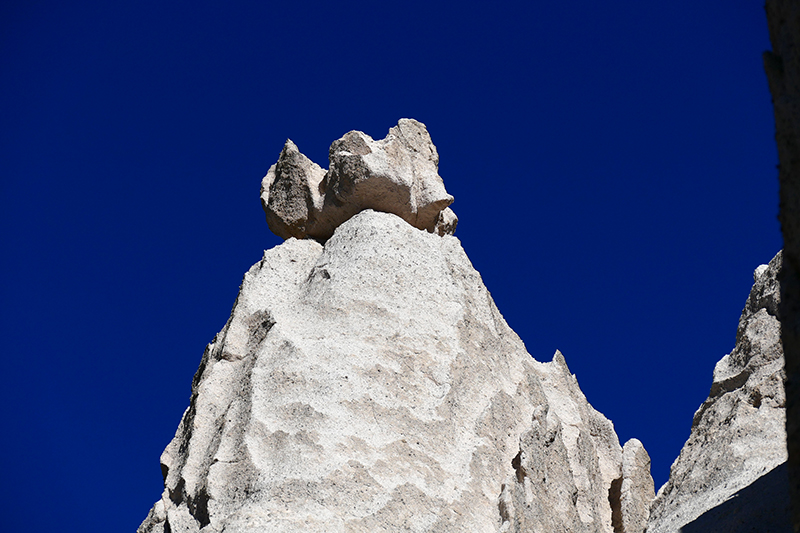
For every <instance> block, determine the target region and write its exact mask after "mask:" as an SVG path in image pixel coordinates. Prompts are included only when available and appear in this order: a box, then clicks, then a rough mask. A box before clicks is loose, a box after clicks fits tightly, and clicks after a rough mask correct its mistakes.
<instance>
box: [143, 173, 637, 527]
mask: <svg viewBox="0 0 800 533" xmlns="http://www.w3.org/2000/svg"><path fill="white" fill-rule="evenodd" d="M312 172H313V170H312ZM634 448H635V449H634V450H633V451H632V452H631V454H632V455H630V461H628V462H626V457H627V455H626V453H624V452H623V450H622V449H621V447H620V445H619V441H618V439H617V436H616V434H615V433H614V430H613V427H612V425H611V423H610V422H609V421H608V420H607V419H605V418H604V417H603V416H602V415H601V414H600V413H598V412H597V411H595V410H594V409H592V408H591V406H589V404H588V403H587V402H586V399H585V398H584V396H583V394H582V393H581V391H580V389H579V388H578V385H577V381H576V380H575V378H574V376H572V375H571V374H570V373H569V370H568V369H567V366H566V363H565V362H564V359H563V356H561V355H560V354H557V355H556V356H555V358H554V360H553V361H552V362H550V363H539V362H537V361H535V360H534V359H533V358H532V357H531V356H530V355H529V354H528V353H527V352H526V350H525V347H524V345H523V343H522V341H521V340H520V339H519V337H518V336H517V335H516V334H515V333H514V332H513V331H512V330H511V329H510V328H509V327H508V325H507V324H506V322H505V321H504V319H503V317H502V316H501V315H500V313H499V312H498V310H497V308H496V307H495V305H494V303H493V301H492V298H491V296H490V295H489V292H488V291H487V290H486V288H485V287H484V285H483V283H482V281H481V278H480V275H479V274H478V273H477V272H476V271H475V270H474V269H473V267H472V265H471V263H470V261H469V259H468V258H467V256H466V254H465V253H464V251H463V249H462V248H461V245H460V243H459V241H458V239H456V238H455V237H452V236H449V235H445V236H443V237H440V236H439V235H436V234H432V233H429V232H427V231H424V230H420V229H417V228H414V227H412V226H411V225H409V224H407V223H406V222H404V221H403V220H402V219H401V218H399V217H397V216H395V215H393V214H388V213H381V212H376V211H372V210H366V211H363V212H361V213H360V214H357V215H355V216H353V217H352V218H350V219H349V220H347V221H346V222H344V223H343V224H341V225H340V226H339V227H338V228H337V229H336V231H335V233H334V234H333V236H332V237H331V238H330V239H329V240H327V242H326V243H325V245H324V246H323V245H322V244H320V243H319V242H317V241H315V240H312V239H305V240H296V239H289V240H287V241H286V242H284V243H283V244H281V245H279V246H277V247H275V248H273V249H271V250H269V251H267V252H265V253H264V258H263V259H262V260H261V261H260V262H258V263H257V264H255V265H254V266H253V267H252V268H251V269H250V271H249V272H248V273H247V274H246V275H245V278H244V281H243V283H242V286H241V290H240V293H239V296H238V298H237V300H236V304H235V305H234V308H233V312H232V314H231V317H230V319H229V320H228V323H227V324H226V325H225V327H224V328H223V329H222V331H221V332H220V333H219V334H218V335H217V336H216V337H215V339H214V341H213V342H212V343H211V344H210V345H209V346H208V348H207V349H206V351H205V353H204V355H203V358H202V362H201V364H200V368H199V369H198V371H197V374H196V376H195V379H194V382H193V384H192V397H191V403H190V406H189V408H188V409H187V411H186V413H185V414H184V416H183V419H182V421H181V423H180V426H179V428H178V431H177V433H176V435H175V438H174V439H173V441H172V442H171V443H170V444H169V446H168V447H167V449H166V450H165V451H164V453H163V455H162V457H161V462H162V472H163V473H164V479H165V490H164V492H163V495H162V497H161V499H160V500H159V501H158V502H157V503H156V504H155V505H154V507H153V509H152V510H151V511H150V514H149V515H148V517H147V518H146V519H145V521H144V522H143V523H142V525H141V526H140V528H139V532H140V533H156V532H157V533H164V532H172V533H177V532H198V531H202V532H204V533H210V532H225V533H240V532H256V531H257V532H262V531H269V532H295V531H296V532H300V531H302V532H326V533H329V532H376V531H387V532H400V531H409V532H428V531H430V532H434V531H435V532H437V533H439V532H465V533H467V532H469V533H474V532H492V531H495V532H497V531H521V530H526V531H547V532H548V533H550V532H553V533H558V532H567V531H569V532H604V533H614V531H615V529H614V526H613V525H612V521H613V520H615V519H620V520H622V522H623V523H626V522H625V521H626V520H628V521H629V522H631V521H637V520H639V519H640V517H639V514H638V513H639V508H638V504H637V503H636V502H640V501H642V500H643V499H645V500H646V499H648V495H647V494H646V492H647V490H646V486H647V482H646V479H645V480H644V481H643V476H644V477H645V478H646V477H647V476H649V472H647V469H646V468H645V467H644V464H645V463H646V459H645V457H646V454H644V450H643V449H641V448H640V447H639V446H634ZM624 472H631V473H630V474H628V478H624V475H623V474H624ZM620 480H621V481H620ZM626 480H630V483H629V484H627V485H626V484H625V483H626ZM650 483H651V486H652V481H650ZM616 485H619V486H621V487H623V488H622V490H621V492H622V493H625V492H626V491H627V493H628V496H627V498H628V500H625V498H624V497H623V496H622V494H620V495H619V497H615V496H614V494H615V493H614V492H613V490H612V487H613V486H616ZM625 487H628V488H627V489H626V488H625ZM638 487H645V490H644V493H645V494H640V493H639V491H640V489H639V488H638ZM651 490H652V489H651ZM610 496H611V497H610ZM620 498H622V499H620ZM625 501H631V502H633V504H631V505H627V504H625V503H624V502H625ZM620 502H623V503H620ZM629 508H631V509H634V511H632V512H631V513H632V514H631V517H630V520H629V517H627V516H625V514H624V513H625V512H626V509H629ZM620 513H622V515H621V516H617V515H619V514H620ZM533 524H542V527H544V529H541V530H536V529H530V526H532V525H533ZM525 527H528V529H524V528H525ZM617 531H619V530H617ZM625 531H628V530H625ZM634 531H635V533H641V529H638V530H635V529H634V530H631V531H630V532H629V533H633V532H634Z"/></svg>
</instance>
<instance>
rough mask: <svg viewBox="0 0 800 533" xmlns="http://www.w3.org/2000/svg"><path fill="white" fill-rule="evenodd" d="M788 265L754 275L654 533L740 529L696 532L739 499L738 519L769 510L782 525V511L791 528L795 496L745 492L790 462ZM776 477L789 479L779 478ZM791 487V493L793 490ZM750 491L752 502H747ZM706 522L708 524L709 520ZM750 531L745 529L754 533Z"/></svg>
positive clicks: (655, 512) (777, 262)
mask: <svg viewBox="0 0 800 533" xmlns="http://www.w3.org/2000/svg"><path fill="white" fill-rule="evenodd" d="M781 263H782V254H781V253H778V255H776V256H775V258H774V259H772V261H770V263H769V265H761V266H760V267H758V268H757V269H756V271H755V274H754V279H755V284H754V285H753V288H752V290H751V292H750V296H749V298H748V299H747V302H746V304H745V307H744V310H743V311H742V315H741V318H740V320H739V327H738V330H737V334H736V346H735V348H734V349H733V351H732V352H731V353H730V354H728V355H726V356H725V357H723V358H722V359H721V360H720V361H719V362H718V363H717V365H716V367H715V368H714V379H713V384H712V386H711V392H710V394H709V397H708V399H707V400H706V401H705V402H704V403H703V404H702V405H701V406H700V408H699V409H698V410H697V412H696V413H695V415H694V420H693V421H692V430H691V434H690V436H689V440H688V441H686V444H685V445H684V447H683V449H682V450H681V453H680V455H679V456H678V458H677V459H676V461H675V462H674V463H673V465H672V468H671V470H670V477H669V481H667V483H666V484H665V485H664V486H663V487H661V489H660V490H659V491H658V495H657V496H656V499H655V501H654V502H653V506H652V509H651V514H650V521H649V526H648V528H647V532H648V533H672V532H676V531H679V530H681V528H684V529H685V530H687V531H688V530H695V531H698V530H702V531H705V532H712V531H738V530H739V529H726V528H727V527H728V526H729V525H730V523H729V522H722V521H718V522H717V523H716V524H715V525H714V527H711V524H709V523H706V525H704V526H703V528H701V529H692V528H697V527H699V526H698V525H697V524H696V523H695V524H694V525H692V523H693V522H695V521H696V520H697V519H698V518H700V517H701V516H702V515H704V514H705V513H707V512H708V511H711V510H713V509H716V508H718V507H720V506H721V505H722V504H723V503H724V502H726V501H728V500H730V499H731V498H733V497H737V496H738V497H737V499H736V502H735V507H736V508H737V509H739V511H737V512H738V514H739V518H737V519H736V520H740V519H741V518H742V517H743V516H745V515H746V514H747V513H751V515H753V516H756V515H758V512H757V510H758V509H762V510H763V509H764V508H765V507H766V508H768V509H770V511H769V512H768V513H763V514H769V515H771V516H772V518H773V519H775V520H780V518H779V516H778V515H780V514H781V513H783V515H782V516H783V520H784V522H783V523H784V524H785V525H786V526H787V527H788V525H789V523H788V519H789V517H788V514H787V512H788V509H787V504H788V499H787V500H786V501H781V500H776V499H775V498H774V497H766V494H767V493H766V492H764V491H759V492H752V491H747V492H745V491H746V489H747V487H749V486H751V485H753V484H754V483H755V482H756V481H757V480H758V479H759V478H761V477H762V476H764V475H766V474H769V473H770V472H772V471H773V470H774V469H775V468H776V467H778V466H779V465H781V464H783V463H784V462H785V461H786V435H785V428H784V425H785V419H786V418H785V403H786V400H785V395H784V389H783V377H784V371H783V350H782V348H781V338H780V333H781V324H780V322H779V320H778V316H779V313H778V309H779V304H780V286H779V284H778V280H777V276H778V272H779V271H780V269H781ZM784 476H785V474H784ZM770 479H783V478H780V477H779V476H778V475H773V478H770ZM784 488H785V489H786V491H788V487H787V486H784ZM745 493H746V494H748V495H749V497H750V499H744V498H742V497H741V495H742V494H745ZM787 494H788V492H787ZM787 498H788V497H787ZM731 505H733V504H731ZM729 507H730V506H729ZM705 520H706V522H708V521H709V520H708V518H707V517H706V519H705ZM734 522H735V520H734ZM726 524H727V525H726ZM740 525H742V527H745V526H746V528H750V527H755V529H753V530H754V531H755V530H758V531H782V530H775V529H769V530H766V529H761V528H760V527H759V526H758V523H753V522H750V523H748V522H747V521H746V520H745V521H744V522H743V523H742V524H740ZM686 528H689V529H686ZM746 528H745V529H741V530H742V531H745V530H746V531H750V530H751V529H746ZM786 530H787V531H788V529H786Z"/></svg>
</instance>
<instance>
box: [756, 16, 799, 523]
mask: <svg viewBox="0 0 800 533" xmlns="http://www.w3.org/2000/svg"><path fill="white" fill-rule="evenodd" d="M766 10H767V23H768V26H769V36H770V41H771V42H772V51H771V52H765V53H764V67H765V70H766V72H767V79H768V80H769V89H770V92H771V93H772V103H773V105H774V108H775V140H776V141H777V144H778V159H779V161H780V165H779V166H778V168H779V172H778V180H779V182H780V213H779V215H778V218H779V219H780V222H781V232H782V233H783V243H784V244H783V254H784V261H783V270H782V271H781V277H780V279H781V286H782V287H781V291H782V295H783V297H782V300H781V317H782V323H783V331H782V333H781V335H782V340H783V347H784V352H785V356H786V378H787V379H786V412H787V419H786V422H787V423H786V431H787V435H788V439H787V440H788V449H789V477H790V480H791V482H790V483H791V490H792V502H793V507H794V511H793V512H794V515H793V516H794V517H793V523H794V530H795V531H800V5H798V3H797V2H795V1H792V0H767V2H766Z"/></svg>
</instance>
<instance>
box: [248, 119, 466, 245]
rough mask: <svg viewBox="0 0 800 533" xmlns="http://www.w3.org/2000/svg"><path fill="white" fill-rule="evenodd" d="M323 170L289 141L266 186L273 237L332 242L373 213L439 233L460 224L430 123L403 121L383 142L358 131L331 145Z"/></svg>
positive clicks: (265, 201)
mask: <svg viewBox="0 0 800 533" xmlns="http://www.w3.org/2000/svg"><path fill="white" fill-rule="evenodd" d="M329 160H330V169H329V170H327V171H325V170H324V169H322V168H321V167H320V166H319V165H317V164H316V163H314V162H313V161H311V160H310V159H308V158H307V157H306V156H304V155H303V154H302V153H300V151H299V150H298V149H297V146H295V144H294V143H293V142H292V141H289V140H287V141H286V145H285V146H284V148H283V150H282V151H281V155H280V157H279V158H278V162H277V163H275V164H274V165H272V166H271V167H270V169H269V171H268V172H267V175H266V176H265V177H264V179H263V180H262V182H261V205H262V206H263V207H264V212H265V213H266V215H267V224H268V225H269V228H270V230H272V232H273V233H275V234H276V235H278V236H279V237H282V238H283V239H288V238H290V237H295V238H298V239H303V238H306V237H311V238H314V239H317V240H320V241H326V240H327V239H328V238H330V237H331V235H333V232H334V230H335V229H336V228H337V227H338V226H339V225H340V224H342V223H343V222H345V221H346V220H348V219H349V218H350V217H352V216H353V215H356V214H357V213H359V212H361V211H364V210H365V209H373V210H375V211H383V212H386V213H393V214H395V215H397V216H399V217H401V218H402V219H403V220H405V221H406V222H408V223H409V224H411V225H412V226H414V227H416V228H419V229H424V230H427V231H429V232H431V233H438V234H439V235H448V234H453V232H455V229H456V224H457V223H458V218H457V217H456V216H455V213H453V211H452V210H451V209H450V208H448V207H447V206H449V205H450V204H451V203H452V202H453V197H452V196H450V195H449V194H447V191H446V190H445V188H444V182H443V181H442V178H441V177H440V176H439V172H438V168H439V154H438V152H437V151H436V146H434V144H433V142H432V141H431V137H430V135H429V134H428V130H427V129H426V128H425V124H423V123H421V122H417V121H416V120H413V119H407V118H403V119H400V121H399V122H398V123H397V126H395V127H393V128H391V129H390V130H389V134H388V135H387V136H386V138H385V139H381V140H379V141H375V140H373V139H372V137H370V136H369V135H367V134H365V133H362V132H360V131H351V132H349V133H346V134H345V135H344V136H343V137H342V138H341V139H338V140H336V141H334V142H333V144H331V148H330V155H329Z"/></svg>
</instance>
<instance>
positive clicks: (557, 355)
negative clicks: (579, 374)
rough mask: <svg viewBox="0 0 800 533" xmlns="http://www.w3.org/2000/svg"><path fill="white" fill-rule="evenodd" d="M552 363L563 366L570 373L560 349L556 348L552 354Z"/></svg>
mask: <svg viewBox="0 0 800 533" xmlns="http://www.w3.org/2000/svg"><path fill="white" fill-rule="evenodd" d="M553 363H555V364H556V365H558V366H560V367H561V368H563V369H564V371H565V372H566V373H567V374H571V373H572V372H570V371H569V367H568V366H567V360H566V359H565V358H564V354H563V353H561V350H556V353H555V354H554V355H553Z"/></svg>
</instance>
